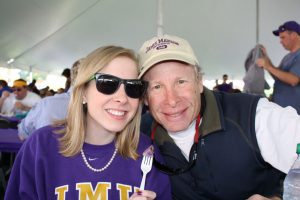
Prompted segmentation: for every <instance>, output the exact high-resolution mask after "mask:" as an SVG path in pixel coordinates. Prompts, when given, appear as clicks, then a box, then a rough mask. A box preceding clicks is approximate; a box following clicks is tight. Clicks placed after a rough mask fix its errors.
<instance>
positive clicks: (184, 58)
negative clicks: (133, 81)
mask: <svg viewBox="0 0 300 200" xmlns="http://www.w3.org/2000/svg"><path fill="white" fill-rule="evenodd" d="M167 60H177V61H181V62H185V63H187V64H191V65H197V64H198V63H196V62H195V61H194V60H193V59H192V58H188V57H187V55H181V54H176V53H166V54H163V53H162V54H160V55H158V56H155V57H152V58H150V59H149V60H148V61H147V64H145V66H143V70H142V72H141V73H140V74H139V77H138V78H141V77H143V76H144V75H145V73H146V72H147V71H148V70H149V69H150V68H151V67H153V66H154V65H156V64H157V63H160V62H163V61H167Z"/></svg>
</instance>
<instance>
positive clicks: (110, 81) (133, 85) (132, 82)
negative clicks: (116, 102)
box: [90, 73, 148, 99]
mask: <svg viewBox="0 0 300 200" xmlns="http://www.w3.org/2000/svg"><path fill="white" fill-rule="evenodd" d="M93 79H95V80H96V88H97V90H98V91H99V92H101V93H103V94H106V95H110V94H113V93H115V92H116V91H117V90H118V89H119V87H120V85H121V84H122V83H123V84H124V87H125V92H126V94H127V96H128V97H130V98H134V99H138V98H141V97H142V96H143V95H144V94H145V92H146V90H147V87H148V82H147V81H143V80H139V79H121V78H119V77H116V76H113V75H109V74H103V73H96V74H95V75H94V76H93V77H92V78H91V79H90V80H93Z"/></svg>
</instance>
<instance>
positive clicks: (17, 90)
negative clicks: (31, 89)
mask: <svg viewBox="0 0 300 200" xmlns="http://www.w3.org/2000/svg"><path fill="white" fill-rule="evenodd" d="M13 91H14V92H20V91H22V88H13Z"/></svg>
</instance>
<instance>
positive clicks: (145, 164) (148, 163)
mask: <svg viewBox="0 0 300 200" xmlns="http://www.w3.org/2000/svg"><path fill="white" fill-rule="evenodd" d="M152 161H153V156H144V157H143V160H142V164H141V170H142V172H143V178H142V182H141V186H140V190H144V189H145V182H146V176H147V174H148V172H150V170H151V168H152Z"/></svg>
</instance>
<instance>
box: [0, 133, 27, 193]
mask: <svg viewBox="0 0 300 200" xmlns="http://www.w3.org/2000/svg"><path fill="white" fill-rule="evenodd" d="M22 144H23V141H21V140H20V139H19V136H18V129H9V128H8V129H0V154H1V160H0V182H1V185H2V187H3V188H4V190H5V189H6V184H7V183H6V179H5V175H7V174H9V173H10V170H11V169H12V166H13V162H14V158H15V155H16V153H17V152H18V151H19V149H20V148H21V146H22ZM3 152H7V153H9V154H10V156H9V157H10V164H9V168H8V170H7V171H5V170H4V165H3V160H2V153H3Z"/></svg>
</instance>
